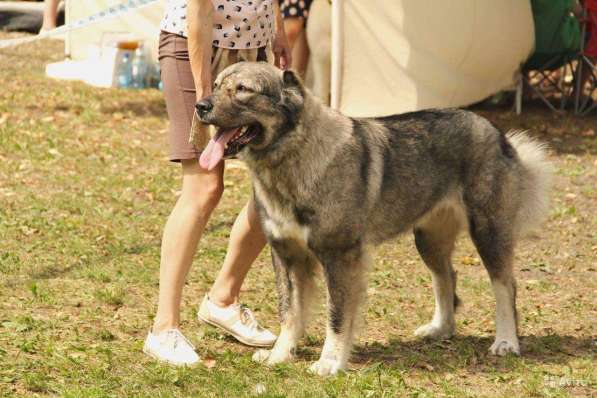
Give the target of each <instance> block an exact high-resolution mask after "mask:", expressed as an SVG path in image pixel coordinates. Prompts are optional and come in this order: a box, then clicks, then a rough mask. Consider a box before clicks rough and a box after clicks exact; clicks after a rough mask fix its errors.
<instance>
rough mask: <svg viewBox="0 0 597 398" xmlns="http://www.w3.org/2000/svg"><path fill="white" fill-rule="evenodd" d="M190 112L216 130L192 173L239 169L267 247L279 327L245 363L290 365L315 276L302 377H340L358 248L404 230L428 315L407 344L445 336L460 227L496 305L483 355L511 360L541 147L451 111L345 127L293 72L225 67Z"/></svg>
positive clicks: (361, 289) (359, 283)
mask: <svg viewBox="0 0 597 398" xmlns="http://www.w3.org/2000/svg"><path fill="white" fill-rule="evenodd" d="M196 110H197V113H198V115H199V117H200V119H201V121H202V122H204V123H207V124H211V125H214V126H215V127H216V131H217V133H216V134H215V136H214V137H213V138H212V140H211V141H210V143H209V144H208V146H207V148H206V149H205V150H204V151H203V153H202V154H201V157H200V164H201V165H202V166H203V167H205V168H213V167H215V165H217V164H218V162H220V161H221V159H222V158H229V157H232V156H237V157H238V158H239V159H241V160H242V161H244V162H245V163H246V165H247V167H248V169H249V171H250V174H251V177H252V182H253V192H254V196H255V201H256V208H257V211H258V213H259V216H260V219H261V222H262V226H263V229H264V231H265V234H266V236H267V239H268V242H269V244H270V245H271V248H272V257H273V264H274V269H275V274H276V284H277V290H278V294H279V316H280V321H281V330H280V335H279V337H278V340H277V341H276V343H275V345H274V347H273V348H272V350H271V351H258V352H256V353H255V355H254V359H255V360H259V361H264V362H266V363H267V364H276V363H280V362H285V361H289V360H291V359H292V358H293V353H294V352H295V350H296V347H297V343H298V341H299V339H300V337H301V335H302V334H303V331H304V328H305V320H306V318H307V315H308V312H309V309H310V307H311V305H310V304H309V299H310V298H311V297H313V296H314V292H313V289H314V288H315V283H314V276H315V275H316V274H317V273H318V269H320V270H321V271H322V272H321V273H322V275H323V277H324V279H325V282H326V286H327V307H328V320H327V329H326V338H325V343H324V345H323V349H322V353H321V357H320V359H319V360H318V361H317V362H315V363H314V364H313V365H312V366H311V367H310V370H311V371H312V372H313V373H315V374H318V375H322V376H326V375H334V374H336V373H337V372H338V371H340V370H343V369H345V368H346V364H347V361H348V359H349V355H350V352H351V348H352V341H353V337H354V332H355V328H356V325H357V321H358V312H359V311H358V310H359V306H360V305H361V303H363V300H364V299H365V293H366V290H367V289H366V279H365V276H366V270H367V264H368V262H369V260H368V257H369V256H368V254H367V253H368V248H370V247H371V246H373V245H376V244H379V243H381V242H383V241H386V240H388V239H392V238H394V237H396V236H398V235H399V234H401V233H403V232H406V231H408V230H413V232H414V236H415V243H416V247H417V249H418V251H419V253H420V255H421V257H422V259H423V261H424V262H425V264H426V265H427V267H428V268H429V270H430V271H431V275H432V282H433V291H434V296H435V312H434V315H433V319H432V320H431V321H430V322H429V323H428V324H426V325H423V326H421V327H420V328H418V329H417V330H416V332H415V334H416V335H417V336H420V337H425V338H438V339H445V338H449V337H451V336H452V335H453V334H454V329H455V322H454V309H455V307H456V306H457V305H458V302H459V300H458V297H457V295H456V274H455V272H454V270H453V268H452V264H451V254H452V251H453V249H454V241H455V239H456V237H457V235H458V234H459V232H460V231H462V230H468V232H469V234H470V236H471V238H472V241H473V242H474V245H475V247H476V249H477V250H478V252H479V255H480V257H481V259H482V260H483V264H484V266H485V268H486V269H487V272H488V273H489V277H490V279H491V284H492V288H493V293H494V295H495V299H496V319H495V321H496V336H495V342H494V343H493V344H492V345H491V347H490V349H489V350H490V352H491V353H492V354H495V355H506V354H508V353H514V354H520V347H519V341H518V336H517V314H516V304H515V300H516V284H515V279H514V275H513V267H512V261H513V257H514V246H515V244H516V242H517V240H518V239H519V238H520V237H521V236H522V235H523V234H524V233H525V231H528V230H530V229H532V228H533V227H534V226H537V225H538V223H539V222H540V221H541V218H542V215H543V214H544V213H545V212H546V209H547V200H546V198H547V191H548V188H549V176H550V164H549V162H548V161H547V160H546V150H545V148H544V147H543V146H542V145H541V144H539V143H537V142H535V141H533V140H532V139H531V138H529V137H528V136H527V135H525V134H524V133H521V132H518V133H509V134H504V133H502V132H500V131H499V130H498V129H497V128H496V127H494V126H493V125H492V124H491V123H490V122H489V121H488V120H486V119H484V118H483V117H481V116H478V115H476V114H474V113H472V112H470V111H466V110H459V109H445V110H440V109H434V110H424V111H418V112H411V113H405V114H399V115H394V116H387V117H378V118H350V117H347V116H344V115H342V114H341V113H339V112H337V111H335V110H332V109H330V108H329V107H327V106H325V105H323V104H322V103H321V102H320V100H319V99H317V98H315V97H314V96H313V95H312V94H311V93H310V92H309V91H308V90H307V89H305V87H304V86H303V84H302V82H301V81H300V79H299V78H298V77H297V76H296V74H295V73H294V72H292V71H280V70H278V69H276V68H275V67H273V66H271V65H268V64H266V63H248V62H246V63H239V64H235V65H232V66H230V67H228V68H227V69H225V70H224V71H222V72H221V73H220V74H219V75H218V77H217V79H216V81H215V84H214V89H213V93H212V95H210V96H209V97H207V98H204V99H202V100H201V101H199V102H198V103H197V105H196Z"/></svg>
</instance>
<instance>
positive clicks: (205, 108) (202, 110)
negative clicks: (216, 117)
mask: <svg viewBox="0 0 597 398" xmlns="http://www.w3.org/2000/svg"><path fill="white" fill-rule="evenodd" d="M213 107H214V106H213V104H212V103H211V101H210V100H209V99H207V98H203V99H202V100H201V101H199V102H197V104H195V108H196V109H197V112H199V116H204V115H205V114H206V113H207V112H209V111H211V110H212V109H213Z"/></svg>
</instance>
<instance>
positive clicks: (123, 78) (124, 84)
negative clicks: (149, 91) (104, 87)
mask: <svg viewBox="0 0 597 398" xmlns="http://www.w3.org/2000/svg"><path fill="white" fill-rule="evenodd" d="M132 81H133V69H132V65H131V54H130V53H129V52H125V53H124V54H123V55H122V59H121V60H120V63H119V64H118V68H117V69H116V83H117V85H118V87H120V88H129V87H131V84H132Z"/></svg>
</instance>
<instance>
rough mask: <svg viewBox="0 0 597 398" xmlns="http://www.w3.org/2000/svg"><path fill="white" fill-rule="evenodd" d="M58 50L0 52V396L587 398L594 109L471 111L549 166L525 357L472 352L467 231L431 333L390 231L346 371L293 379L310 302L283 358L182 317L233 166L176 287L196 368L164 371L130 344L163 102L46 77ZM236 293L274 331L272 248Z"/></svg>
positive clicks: (209, 262) (195, 296)
mask: <svg viewBox="0 0 597 398" xmlns="http://www.w3.org/2000/svg"><path fill="white" fill-rule="evenodd" d="M5 36H6V35H5V34H4V35H0V37H5ZM60 58H61V54H60V44H59V43H57V42H41V43H37V44H31V45H27V46H22V47H18V48H16V49H10V50H1V51H0V70H1V71H2V72H1V76H2V90H0V303H1V304H0V396H22V397H31V396H64V397H112V396H147V397H161V396H164V397H169V396H181V397H187V396H214V397H236V396H256V395H260V396H267V397H285V396H296V397H321V396H330V397H346V396H350V397H352V396H354V397H357V396H358V397H396V396H408V397H437V396H448V397H467V396H484V397H485V396H498V397H518V396H535V397H543V396H547V397H567V396H590V395H591V394H595V388H596V387H597V384H596V382H597V371H596V370H595V349H596V348H595V347H596V346H595V344H596V343H595V336H596V335H597V322H596V321H595V319H596V315H595V305H596V302H595V296H594V293H595V291H596V290H597V278H596V276H597V275H596V272H597V271H596V269H597V264H596V263H595V258H596V257H597V239H596V233H597V232H596V231H597V218H596V214H597V203H596V197H595V189H594V187H595V181H596V177H597V173H596V169H597V167H596V166H597V156H596V154H597V143H596V140H595V138H594V137H590V136H581V135H580V134H577V133H579V132H581V131H585V130H587V129H588V126H595V125H597V124H596V123H595V121H596V118H595V117H591V118H584V119H580V120H575V119H574V118H572V117H570V116H563V117H557V118H556V117H554V116H553V115H552V114H550V113H547V112H545V111H543V110H540V109H533V108H529V111H528V112H527V111H526V110H525V112H526V113H525V114H524V115H522V116H521V117H516V116H514V115H512V113H511V112H509V111H508V110H500V109H498V110H488V109H479V111H480V112H481V113H482V114H484V115H485V116H487V117H489V118H490V119H492V121H494V122H495V123H496V124H497V125H498V126H501V127H503V128H513V127H518V128H528V129H531V130H532V132H533V133H535V134H536V135H538V136H539V138H542V139H544V140H547V141H548V142H550V144H551V146H552V148H553V157H552V158H553V161H554V163H555V165H556V167H557V170H558V172H557V175H556V180H555V184H556V187H555V189H554V191H553V194H552V202H553V205H552V210H551V212H550V217H549V219H548V221H547V224H546V225H545V227H544V228H543V229H542V230H540V231H538V233H537V234H536V236H535V237H533V238H530V239H528V240H526V241H524V242H523V243H522V244H521V245H520V248H519V250H518V252H517V256H516V262H517V276H518V280H519V289H518V290H519V313H520V331H521V335H522V336H523V337H522V341H521V343H522V349H523V356H522V357H520V358H516V357H506V358H493V357H491V356H488V355H487V349H488V347H489V345H490V344H491V342H492V337H493V333H494V326H493V299H492V296H491V292H490V289H489V283H488V280H487V276H486V273H485V271H484V269H483V266H482V265H481V263H480V261H479V259H478V256H477V254H476V253H475V251H474V249H473V247H472V246H471V245H470V243H469V242H468V240H467V239H461V241H460V242H459V243H458V247H457V251H456V253H455V256H454V263H455V266H456V268H457V270H458V272H459V294H460V296H461V298H462V299H463V301H464V307H463V308H462V309H461V311H460V313H459V314H458V316H457V323H458V335H457V336H456V337H455V338H454V339H452V340H450V341H446V342H431V341H419V340H417V339H415V338H414V337H413V336H412V332H413V331H414V329H415V328H416V327H417V326H419V325H420V324H421V323H423V322H426V321H428V320H429V319H430V317H431V314H432V312H433V300H432V295H431V280H430V277H429V274H428V272H427V271H426V269H425V267H424V265H423V264H422V262H421V260H420V259H419V257H418V255H417V253H416V250H415V249H414V246H413V242H412V238H411V237H410V236H405V237H404V238H402V239H401V240H400V242H396V243H388V244H386V245H383V246H382V247H380V248H379V249H378V250H377V251H376V255H375V265H374V266H373V268H372V270H371V275H370V283H369V303H368V307H367V310H366V313H365V322H364V327H363V330H362V332H361V334H360V337H359V340H358V344H357V347H356V348H355V352H354V355H353V357H352V360H351V362H350V370H349V371H348V372H347V373H346V374H343V375H340V376H339V377H337V378H331V379H322V378H319V377H315V376H311V375H309V374H308V373H307V371H306V369H307V368H308V366H309V364H310V363H311V362H312V361H313V360H315V359H316V358H317V356H318V354H319V352H320V349H321V345H322V343H323V336H324V328H323V325H324V317H323V310H322V306H320V307H318V309H319V310H318V314H317V316H316V317H315V319H314V320H313V322H312V325H311V326H310V327H309V329H308V335H307V336H306V338H305V339H304V345H303V346H301V348H300V350H299V353H298V358H297V361H296V362H295V363H293V364H288V365H281V366H277V367H274V368H272V369H269V368H267V367H264V366H260V365H256V364H254V363H252V362H251V354H252V352H253V350H252V349H249V348H247V347H244V346H242V345H240V344H238V343H236V342H234V341H233V340H232V339H230V338H228V337H225V336H222V335H221V334H220V333H219V332H218V331H216V330H214V329H212V328H209V327H206V326H201V325H199V324H198V323H197V321H196V320H195V311H196V305H197V304H198V303H199V302H200V300H201V298H202V296H203V294H204V293H205V292H206V290H207V289H208V288H209V286H210V284H211V283H212V282H213V278H214V276H215V274H216V272H217V270H218V268H219V266H220V264H221V263H222V260H223V258H224V255H225V247H226V243H227V237H228V231H229V229H230V226H231V225H232V222H233V221H234V218H235V216H236V213H237V211H238V210H239V209H240V207H241V205H242V204H243V203H244V201H245V200H246V199H247V197H248V194H249V191H250V189H249V181H248V177H247V173H246V172H245V171H244V170H243V169H242V168H239V167H230V168H228V169H227V172H226V192H225V195H224V198H223V200H222V203H221V205H220V206H219V208H218V209H217V211H216V212H215V214H214V216H213V219H212V220H211V222H210V224H209V226H208V229H207V233H206V236H205V237H204V239H203V240H202V242H201V246H200V249H199V251H198V253H197V255H196V257H195V263H194V266H193V268H192V271H191V274H190V276H189V279H188V283H187V285H186V287H185V290H184V297H183V314H182V319H183V323H182V328H183V330H184V332H185V333H186V334H187V335H188V336H189V337H190V338H191V340H192V341H193V342H194V343H195V345H196V347H197V350H198V352H199V354H200V355H201V357H202V359H203V364H201V365H199V366H197V367H195V368H191V369H177V368H172V367H169V366H165V365H161V364H158V363H156V362H154V361H153V360H151V359H150V358H148V357H146V356H145V355H143V354H142V352H141V347H142V344H143V339H144V337H145V335H146V333H147V331H148V329H149V327H150V325H151V322H152V317H153V314H154V312H155V309H156V302H157V292H158V287H157V280H158V268H159V245H160V237H161V229H162V227H163V224H164V222H165V220H166V217H167V216H168V214H169V211H170V209H171V208H172V206H173V204H174V202H175V200H176V196H175V194H176V191H177V190H178V189H179V166H177V165H173V164H170V163H169V162H167V160H166V155H167V149H166V148H167V146H166V134H165V131H166V128H167V122H166V115H165V108H164V103H163V99H162V94H161V93H160V92H157V91H152V90H148V91H142V92H136V91H119V90H107V89H95V88H91V87H88V86H85V85H83V84H81V83H77V82H57V81H51V80H48V79H45V78H44V76H43V65H44V64H45V63H47V62H49V61H54V60H59V59H60ZM564 130H565V131H566V133H562V131H564ZM242 299H243V301H244V302H245V303H247V304H248V305H250V307H251V308H253V309H254V310H255V312H256V315H257V317H258V318H259V320H260V321H261V322H262V323H263V324H265V325H266V326H268V327H270V328H272V329H273V330H274V331H277V330H278V325H277V321H276V301H277V300H276V294H275V288H274V278H273V273H272V271H271V266H270V264H269V256H268V254H267V252H265V253H264V254H263V255H262V256H261V257H260V258H259V260H258V261H257V263H256V265H255V267H254V268H253V270H252V271H251V272H250V274H249V277H248V279H247V281H246V283H245V285H244V287H243V291H242Z"/></svg>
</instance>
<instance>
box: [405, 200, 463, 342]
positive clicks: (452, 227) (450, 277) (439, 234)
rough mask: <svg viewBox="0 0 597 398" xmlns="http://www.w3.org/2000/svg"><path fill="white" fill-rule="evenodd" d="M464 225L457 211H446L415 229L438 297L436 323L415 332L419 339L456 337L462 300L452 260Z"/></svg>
mask: <svg viewBox="0 0 597 398" xmlns="http://www.w3.org/2000/svg"><path fill="white" fill-rule="evenodd" d="M461 224H462V223H461V221H460V219H459V218H458V216H457V212H456V210H455V209H453V208H450V207H445V208H441V209H439V210H435V211H433V212H432V213H431V214H429V215H428V216H426V217H425V218H424V219H423V220H421V221H420V222H419V223H417V225H416V226H415V228H414V234H415V244H416V246H417V250H418V251H419V254H420V255H421V257H422V258H423V261H424V262H425V264H426V265H427V267H428V268H429V270H430V271H431V279H432V282H433V294H434V296H435V311H434V314H433V319H432V320H431V322H430V323H428V324H425V325H423V326H421V327H419V328H418V329H417V330H416V331H415V335H416V336H419V337H425V338H434V339H447V338H450V337H452V335H453V334H454V330H455V322H454V309H455V308H456V306H457V305H458V303H459V300H458V297H457V296H456V272H454V269H453V268H452V259H451V257H452V251H453V250H454V241H455V240H456V237H457V236H458V232H459V231H460V228H461Z"/></svg>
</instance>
